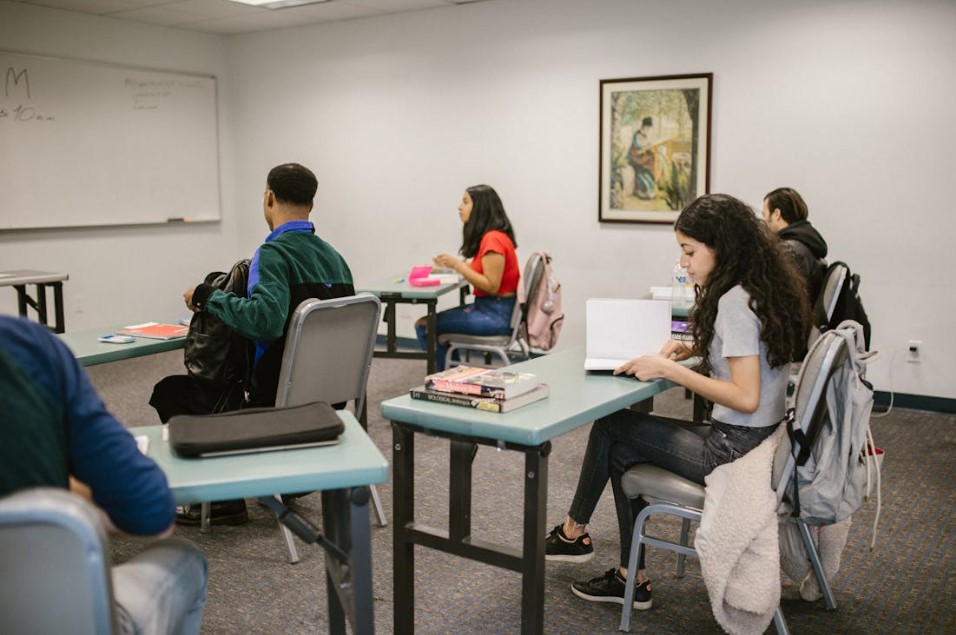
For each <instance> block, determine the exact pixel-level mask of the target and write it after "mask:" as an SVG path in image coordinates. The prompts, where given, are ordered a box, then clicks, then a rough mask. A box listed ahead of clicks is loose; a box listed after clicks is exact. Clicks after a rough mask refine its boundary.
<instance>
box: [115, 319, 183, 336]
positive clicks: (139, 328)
mask: <svg viewBox="0 0 956 635" xmlns="http://www.w3.org/2000/svg"><path fill="white" fill-rule="evenodd" d="M116 332H117V333H119V334H120V335H133V336H135V337H149V338H152V339H155V340H172V339H176V338H177V337H186V333H188V332H189V327H188V326H183V325H181V324H160V323H159V322H146V323H145V324H134V325H133V326H126V327H124V328H121V329H120V330H118V331H116Z"/></svg>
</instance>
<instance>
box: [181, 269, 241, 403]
mask: <svg viewBox="0 0 956 635" xmlns="http://www.w3.org/2000/svg"><path fill="white" fill-rule="evenodd" d="M248 281H249V260H248V259H243V260H240V261H239V262H237V263H236V264H234V265H233V266H232V268H231V269H230V270H229V271H228V273H226V272H222V271H214V272H212V273H210V274H209V275H207V276H206V279H205V281H204V282H205V283H206V284H208V285H212V286H213V287H215V288H216V289H220V290H221V291H224V292H226V293H233V294H235V295H237V296H239V297H242V298H244V297H246V287H247V285H248ZM251 348H252V342H250V341H249V340H248V339H246V338H245V337H243V336H242V335H240V334H239V333H237V332H236V331H234V330H233V329H231V328H229V327H228V326H227V325H225V324H224V323H223V322H222V321H221V320H220V319H219V318H217V317H216V316H214V315H212V314H211V313H208V312H206V311H200V312H199V313H194V314H193V317H192V319H191V320H190V321H189V332H188V333H187V334H186V345H185V352H184V355H183V363H184V364H185V366H186V372H187V373H189V376H190V377H192V378H194V379H196V380H197V381H199V382H200V383H202V384H203V385H204V387H205V388H206V389H207V390H209V391H210V392H212V393H214V394H218V395H219V398H218V399H217V403H216V409H215V412H224V411H226V410H234V409H236V408H238V407H239V406H240V405H241V404H242V402H243V400H244V399H245V389H246V384H247V383H248V380H249V370H250V360H251V358H252V356H251Z"/></svg>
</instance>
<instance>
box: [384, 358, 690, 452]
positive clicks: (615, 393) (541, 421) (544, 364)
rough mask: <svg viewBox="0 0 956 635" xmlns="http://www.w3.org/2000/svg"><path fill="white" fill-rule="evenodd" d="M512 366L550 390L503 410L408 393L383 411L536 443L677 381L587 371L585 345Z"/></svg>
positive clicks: (433, 425) (444, 427)
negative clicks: (447, 402)
mask: <svg viewBox="0 0 956 635" xmlns="http://www.w3.org/2000/svg"><path fill="white" fill-rule="evenodd" d="M508 370H513V371H516V372H519V371H520V372H526V373H535V374H536V375H537V376H538V379H539V380H540V381H541V382H542V383H546V384H548V385H549V387H550V396H549V397H548V398H547V399H543V400H541V401H538V402H535V403H532V404H529V405H527V406H523V407H521V408H518V409H517V410H513V411H511V412H509V413H506V414H498V413H492V412H483V411H479V410H474V409H471V408H464V407H461V406H449V405H445V404H439V403H433V402H429V401H421V400H415V399H412V398H411V397H409V396H408V395H403V396H401V397H396V398H394V399H389V400H387V401H384V402H382V416H384V417H385V418H386V419H388V420H390V421H398V422H401V423H408V424H412V425H417V426H421V427H423V428H426V429H434V430H441V431H444V432H450V433H454V434H462V435H467V436H474V437H480V438H487V439H495V440H499V441H507V442H512V443H519V444H522V445H532V446H533V445H540V444H541V443H544V442H545V441H548V440H550V439H553V438H555V437H557V436H560V435H562V434H564V433H566V432H569V431H571V430H574V429H575V428H578V427H580V426H582V425H585V424H587V423H589V422H591V421H593V420H595V419H597V418H599V417H603V416H605V415H608V414H610V413H612V412H616V411H618V410H620V409H622V408H626V407H628V406H630V405H632V404H634V403H637V402H639V401H643V400H645V399H648V398H650V397H653V396H654V395H656V394H657V393H659V392H661V391H663V390H666V389H668V388H670V387H671V386H673V385H674V384H673V383H671V382H668V381H665V380H657V381H652V382H642V381H638V380H636V379H634V378H633V377H625V376H617V377H615V376H613V375H611V374H609V373H591V372H588V371H585V370H584V349H583V348H573V349H568V350H564V351H560V352H557V353H551V354H550V355H544V356H542V357H537V358H535V359H532V360H530V361H527V362H522V363H520V364H515V365H513V366H509V367H508Z"/></svg>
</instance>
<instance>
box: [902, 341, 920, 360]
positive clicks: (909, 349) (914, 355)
mask: <svg viewBox="0 0 956 635" xmlns="http://www.w3.org/2000/svg"><path fill="white" fill-rule="evenodd" d="M922 345H923V342H921V341H920V340H910V341H908V342H907V343H906V355H907V357H906V361H908V362H910V363H911V364H919V362H920V357H919V349H920V347H921V346H922Z"/></svg>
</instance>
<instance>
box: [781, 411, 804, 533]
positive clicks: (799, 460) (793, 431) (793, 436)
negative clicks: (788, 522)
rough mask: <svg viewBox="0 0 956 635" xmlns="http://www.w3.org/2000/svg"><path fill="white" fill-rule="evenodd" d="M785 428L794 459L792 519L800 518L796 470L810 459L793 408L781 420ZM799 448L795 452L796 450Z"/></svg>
mask: <svg viewBox="0 0 956 635" xmlns="http://www.w3.org/2000/svg"><path fill="white" fill-rule="evenodd" d="M783 422H784V424H785V425H786V426H787V438H789V439H790V455H791V456H792V457H793V458H794V462H795V464H794V466H793V501H792V503H793V511H792V512H790V515H791V516H793V517H794V518H799V517H800V487H799V484H798V482H797V468H798V467H800V466H802V465H805V464H806V462H807V459H809V458H810V444H809V442H808V441H807V435H806V434H804V432H803V430H802V429H801V428H798V427H797V419H796V416H795V413H794V409H793V408H788V409H787V414H786V416H785V417H784V420H783ZM798 447H799V448H800V449H799V450H797V448H798Z"/></svg>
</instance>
